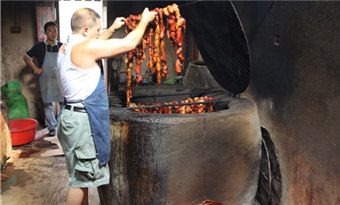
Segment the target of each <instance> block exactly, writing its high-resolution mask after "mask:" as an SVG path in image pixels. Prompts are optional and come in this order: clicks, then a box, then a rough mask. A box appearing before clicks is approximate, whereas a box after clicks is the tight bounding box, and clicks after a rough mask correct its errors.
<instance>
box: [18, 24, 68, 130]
mask: <svg viewBox="0 0 340 205" xmlns="http://www.w3.org/2000/svg"><path fill="white" fill-rule="evenodd" d="M44 32H45V35H46V39H45V40H44V41H42V42H39V43H37V44H36V45H34V46H33V47H32V48H31V50H29V51H28V52H27V53H26V55H25V56H24V61H25V62H26V64H27V65H28V66H29V67H30V68H32V69H33V70H34V73H36V74H37V75H39V85H40V93H41V98H42V101H43V106H44V113H45V122H46V123H47V127H48V131H49V132H48V135H49V136H54V135H55V132H56V128H57V119H56V117H55V114H54V112H53V102H59V104H62V102H63V101H64V98H63V97H62V95H61V92H60V90H59V87H58V82H57V76H56V66H57V55H58V51H59V48H60V47H61V45H62V43H61V42H58V41H57V36H58V29H57V25H56V23H54V22H52V21H50V22H47V23H46V24H45V25H44ZM33 58H35V59H36V60H37V61H38V64H37V65H35V64H34V63H33V60H32V59H33ZM57 105H58V104H57Z"/></svg>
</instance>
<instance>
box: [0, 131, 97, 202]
mask: <svg viewBox="0 0 340 205" xmlns="http://www.w3.org/2000/svg"><path fill="white" fill-rule="evenodd" d="M47 133H48V130H47V129H42V128H39V127H38V129H37V134H36V136H35V140H34V141H33V142H31V143H29V144H26V145H21V146H16V147H13V151H12V154H11V158H10V159H9V160H8V161H7V162H6V165H5V166H4V168H3V169H2V170H1V195H0V204H3V205H12V204H13V205H21V204H22V205H27V204H30V205H35V204H36V205H45V204H49V205H60V204H65V197H66V193H67V189H68V173H67V170H66V165H65V159H64V156H63V155H62V151H61V149H60V147H59V146H58V140H57V137H49V136H47ZM89 204H90V205H99V204H100V201H99V196H98V192H97V189H96V188H90V189H89Z"/></svg>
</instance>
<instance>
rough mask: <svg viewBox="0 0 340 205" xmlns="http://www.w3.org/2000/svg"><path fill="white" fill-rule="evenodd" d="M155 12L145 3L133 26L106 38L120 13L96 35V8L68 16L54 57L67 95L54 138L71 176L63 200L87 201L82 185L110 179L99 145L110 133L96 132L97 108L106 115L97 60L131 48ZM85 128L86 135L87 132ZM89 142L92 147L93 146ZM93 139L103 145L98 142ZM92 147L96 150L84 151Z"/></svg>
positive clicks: (105, 155)
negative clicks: (87, 169) (86, 167)
mask: <svg viewBox="0 0 340 205" xmlns="http://www.w3.org/2000/svg"><path fill="white" fill-rule="evenodd" d="M155 16H156V12H150V11H149V9H148V8H145V9H144V11H143V14H142V19H141V21H140V23H139V24H138V26H137V27H136V29H135V30H134V31H132V32H130V33H129V34H128V35H127V36H126V37H125V38H122V39H109V38H110V37H111V36H112V34H113V32H114V31H115V30H116V29H119V28H120V27H121V26H122V25H124V21H125V19H124V18H123V17H118V18H116V20H115V21H114V23H113V24H112V25H111V27H109V29H107V30H106V31H105V32H104V33H102V34H101V35H100V34H99V31H100V29H101V25H100V20H99V18H100V17H99V15H98V14H97V13H96V12H95V11H93V10H92V9H88V8H86V9H80V10H78V11H76V12H75V13H74V14H73V16H72V19H71V27H72V32H73V33H72V35H70V36H69V38H68V40H67V42H66V43H65V44H64V45H63V46H62V47H61V48H60V51H59V54H58V59H57V77H58V83H59V87H60V89H61V91H62V93H63V96H64V97H65V99H66V106H65V109H64V110H63V112H62V114H61V116H60V121H59V124H58V137H59V139H60V142H61V144H62V146H63V150H64V153H65V157H66V163H67V167H68V172H69V175H70V188H69V190H68V193H67V196H66V204H88V194H87V193H88V191H87V190H88V188H87V187H89V186H100V185H103V184H107V183H108V181H109V180H108V178H107V177H106V175H107V174H108V166H107V161H108V153H109V152H107V151H106V150H102V149H103V147H105V142H107V141H105V140H107V137H109V136H104V137H102V135H101V133H98V132H97V131H98V129H97V127H98V121H97V119H99V120H100V119H101V117H102V116H99V117H98V118H97V115H98V114H97V113H96V112H97V111H98V112H101V114H100V115H105V116H104V117H105V119H107V116H108V105H107V95H106V93H105V94H104V95H103V92H104V91H105V88H104V87H103V81H102V76H101V73H100V69H99V66H98V64H97V61H98V60H101V59H103V58H111V57H114V56H116V55H120V54H123V53H126V52H128V51H131V50H133V49H135V48H136V46H137V45H138V44H139V43H140V42H141V40H142V37H143V35H144V32H145V29H146V27H147V25H148V24H149V23H150V22H152V21H153V20H154V18H155ZM105 95H106V97H105ZM102 96H104V97H102ZM101 98H102V99H101ZM104 98H106V99H104ZM102 101H104V103H102ZM105 107H107V108H105ZM103 110H104V111H103ZM103 112H104V113H103ZM105 112H107V113H105ZM84 120H85V121H84ZM107 121H108V120H104V121H103V124H105V125H107ZM99 125H100V124H99ZM89 127H90V128H89ZM99 130H100V129H99ZM95 131H96V132H95ZM87 132H90V134H86V133H87ZM91 132H92V133H91ZM92 134H93V139H92ZM97 135H98V136H99V137H97ZM108 139H109V138H108ZM93 141H94V144H95V147H94V146H93V145H92V144H93ZM103 142H104V143H103ZM97 143H102V144H101V145H100V146H98V144H97ZM89 150H90V151H89ZM92 150H94V152H95V153H93V154H90V155H91V156H89V152H92ZM96 152H97V153H96ZM83 155H88V156H85V157H84V156H83ZM96 156H98V157H96ZM92 158H93V159H92ZM79 159H81V160H79ZM82 159H85V160H82ZM82 161H88V162H90V163H92V165H93V167H95V168H93V169H94V170H92V171H93V172H94V174H93V173H91V174H88V175H84V171H82V170H80V171H79V169H81V166H83V164H81V163H82ZM79 173H81V174H79ZM85 174H86V173H85Z"/></svg>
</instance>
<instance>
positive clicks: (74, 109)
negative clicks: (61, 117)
mask: <svg viewBox="0 0 340 205" xmlns="http://www.w3.org/2000/svg"><path fill="white" fill-rule="evenodd" d="M72 107H73V111H74V112H86V109H85V108H83V107H75V106H71V105H65V109H66V110H72Z"/></svg>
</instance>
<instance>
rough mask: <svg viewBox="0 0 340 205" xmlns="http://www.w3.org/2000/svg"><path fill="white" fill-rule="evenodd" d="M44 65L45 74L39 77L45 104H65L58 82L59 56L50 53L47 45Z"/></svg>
mask: <svg viewBox="0 0 340 205" xmlns="http://www.w3.org/2000/svg"><path fill="white" fill-rule="evenodd" d="M45 46H46V53H45V58H44V63H43V65H42V66H41V68H42V70H43V72H42V73H41V75H39V84H40V93H41V98H42V100H43V102H44V103H50V102H63V101H64V98H63V96H62V95H61V92H60V89H59V87H58V82H57V72H56V67H57V55H58V52H48V51H47V45H46V44H45Z"/></svg>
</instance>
